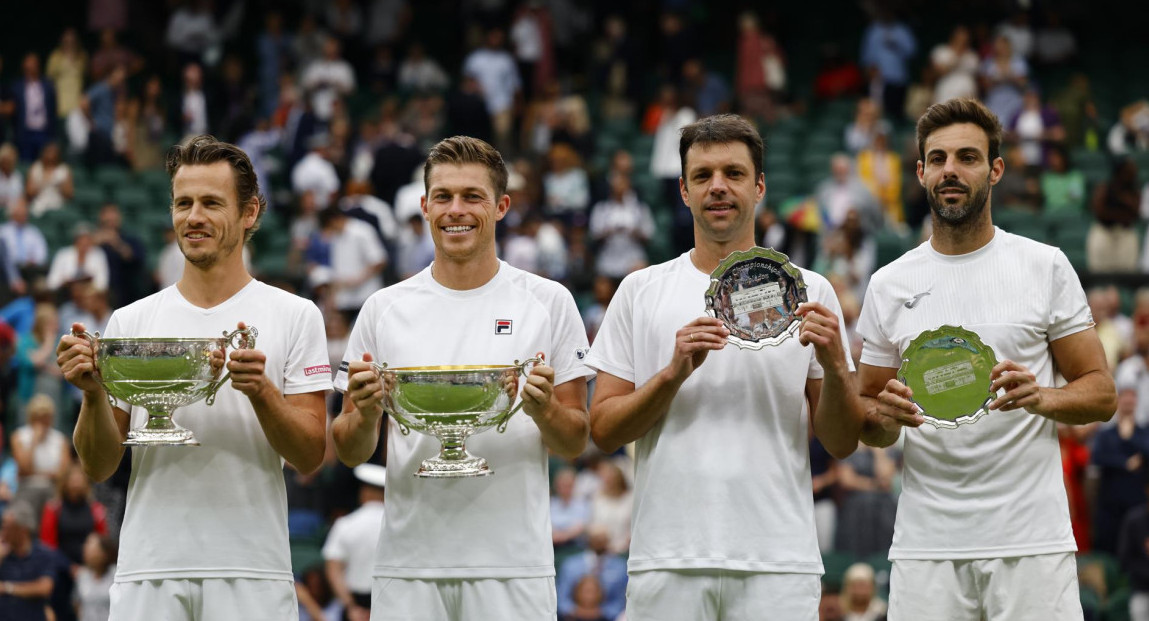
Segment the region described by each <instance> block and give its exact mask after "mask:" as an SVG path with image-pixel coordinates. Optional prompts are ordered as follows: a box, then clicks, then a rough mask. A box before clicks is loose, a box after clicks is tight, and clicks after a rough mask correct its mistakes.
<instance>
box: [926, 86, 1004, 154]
mask: <svg viewBox="0 0 1149 621" xmlns="http://www.w3.org/2000/svg"><path fill="white" fill-rule="evenodd" d="M960 123H972V124H974V125H977V126H978V127H980V128H981V129H982V131H984V132H985V137H986V139H987V140H988V141H989V153H988V154H987V155H988V156H989V161H990V164H991V165H992V164H993V161H994V160H996V159H997V158H999V157H1001V121H999V120H998V118H997V115H995V114H994V113H993V112H992V111H990V109H989V108H987V107H985V104H983V103H981V102H980V101H978V100H976V99H970V98H968V97H958V98H954V99H950V100H948V101H943V102H939V103H936V104H934V105H932V106H930V107H929V108H927V109H926V112H925V114H923V115H922V117H921V118H920V119H918V157H919V158H920V159H921V160H922V161H923V162H924V161H925V160H926V139H927V138H929V136H930V134H932V133H933V132H935V131H937V130H939V129H941V128H943V127H949V126H950V125H958V124H960Z"/></svg>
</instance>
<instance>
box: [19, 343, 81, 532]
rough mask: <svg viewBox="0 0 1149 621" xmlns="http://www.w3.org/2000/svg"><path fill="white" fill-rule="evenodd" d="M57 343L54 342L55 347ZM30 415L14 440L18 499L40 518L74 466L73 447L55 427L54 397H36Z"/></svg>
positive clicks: (29, 407) (29, 405)
mask: <svg viewBox="0 0 1149 621" xmlns="http://www.w3.org/2000/svg"><path fill="white" fill-rule="evenodd" d="M53 336H54V335H53ZM55 340H56V339H55V338H53V339H52V342H53V344H54V343H55ZM26 412H27V416H28V422H27V424H25V425H23V426H21V427H17V428H16V430H15V431H13V432H12V439H11V443H12V458H13V459H15V460H16V467H17V468H18V469H19V477H20V487H19V489H18V490H17V491H16V497H17V498H18V499H23V500H26V501H27V502H28V503H29V504H30V505H31V506H32V508H33V509H34V510H35V512H36V515H40V514H41V512H42V510H43V507H44V505H45V504H46V503H47V502H48V499H50V498H51V497H52V496H53V495H54V494H55V493H56V486H57V485H58V483H59V481H60V479H61V477H62V476H63V474H64V473H65V472H67V470H68V465H69V464H70V463H71V462H72V451H71V443H70V442H69V441H68V437H67V436H65V435H64V434H63V433H61V432H60V430H58V429H56V428H54V427H53V426H52V425H53V423H54V422H55V420H56V404H55V403H54V402H53V401H52V398H51V397H50V396H48V395H46V394H42V393H41V394H37V395H36V396H34V397H32V398H31V399H30V400H29V401H28V405H27V408H26Z"/></svg>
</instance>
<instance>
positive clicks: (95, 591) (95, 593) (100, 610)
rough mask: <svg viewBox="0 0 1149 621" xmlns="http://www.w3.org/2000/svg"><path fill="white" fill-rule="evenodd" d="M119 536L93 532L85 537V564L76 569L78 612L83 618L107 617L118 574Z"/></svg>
mask: <svg viewBox="0 0 1149 621" xmlns="http://www.w3.org/2000/svg"><path fill="white" fill-rule="evenodd" d="M118 548H119V546H118V545H117V544H116V540H115V539H114V538H113V537H111V536H108V535H100V534H98V533H91V534H89V535H88V538H87V539H85V540H84V564H83V566H82V567H80V568H79V569H77V570H76V594H75V601H76V612H77V614H78V618H79V621H107V620H108V618H109V617H108V615H109V614H111V612H110V610H111V605H112V603H111V589H112V583H113V582H114V580H115V577H116V555H117V553H118V552H119V550H118Z"/></svg>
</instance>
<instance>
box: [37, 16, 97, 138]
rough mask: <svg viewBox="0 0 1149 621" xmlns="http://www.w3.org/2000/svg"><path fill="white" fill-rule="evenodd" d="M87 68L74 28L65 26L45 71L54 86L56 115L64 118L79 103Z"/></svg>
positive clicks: (86, 61) (84, 53)
mask: <svg viewBox="0 0 1149 621" xmlns="http://www.w3.org/2000/svg"><path fill="white" fill-rule="evenodd" d="M87 68H88V53H87V52H85V51H84V48H83V47H81V45H80V38H79V36H78V35H77V34H76V29H75V28H65V29H64V33H63V34H62V35H60V45H59V46H58V47H57V48H56V49H54V50H52V53H51V54H49V55H48V64H47V67H46V69H45V73H46V74H47V76H48V79H50V80H52V85H53V86H54V87H55V88H56V116H57V117H59V118H60V119H64V118H66V117H67V116H68V115H69V114H70V113H71V112H72V110H74V109H75V108H76V107H77V106H79V105H80V97H83V95H84V74H85V73H86V71H87Z"/></svg>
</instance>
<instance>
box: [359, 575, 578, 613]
mask: <svg viewBox="0 0 1149 621" xmlns="http://www.w3.org/2000/svg"><path fill="white" fill-rule="evenodd" d="M558 605H559V604H558V598H557V597H556V595H555V579H554V578H508V579H502V580H496V579H478V580H463V579H451V580H408V579H404V578H375V579H373V580H372V581H371V621H492V620H495V619H500V620H501V619H514V620H515V621H555V619H557V618H558Z"/></svg>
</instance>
